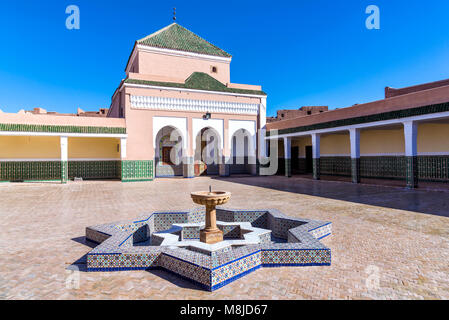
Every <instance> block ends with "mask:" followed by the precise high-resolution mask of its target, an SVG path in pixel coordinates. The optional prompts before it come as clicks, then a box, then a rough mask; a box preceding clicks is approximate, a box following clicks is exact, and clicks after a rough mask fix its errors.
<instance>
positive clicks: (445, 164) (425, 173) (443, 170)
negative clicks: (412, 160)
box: [418, 156, 449, 182]
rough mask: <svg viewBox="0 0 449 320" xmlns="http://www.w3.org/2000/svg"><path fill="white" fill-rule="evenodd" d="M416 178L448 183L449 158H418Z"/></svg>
mask: <svg viewBox="0 0 449 320" xmlns="http://www.w3.org/2000/svg"><path fill="white" fill-rule="evenodd" d="M418 178H419V180H428V181H444V182H448V181H449V156H418Z"/></svg>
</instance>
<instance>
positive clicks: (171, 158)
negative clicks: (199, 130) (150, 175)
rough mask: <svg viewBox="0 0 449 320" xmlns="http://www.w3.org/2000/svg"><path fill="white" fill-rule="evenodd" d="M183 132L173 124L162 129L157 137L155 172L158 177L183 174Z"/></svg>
mask: <svg viewBox="0 0 449 320" xmlns="http://www.w3.org/2000/svg"><path fill="white" fill-rule="evenodd" d="M182 141H183V137H182V135H181V132H180V131H179V130H178V129H177V128H175V127H172V126H165V127H163V128H162V129H160V130H159V131H158V133H157V135H156V138H155V145H154V146H155V147H154V154H155V161H154V162H155V173H156V178H157V177H173V176H182V156H183V149H182Z"/></svg>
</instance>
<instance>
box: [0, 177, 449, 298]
mask: <svg viewBox="0 0 449 320" xmlns="http://www.w3.org/2000/svg"><path fill="white" fill-rule="evenodd" d="M210 184H211V185H212V186H213V188H214V189H223V190H229V191H231V192H232V193H233V196H232V198H231V201H230V202H229V204H228V205H226V206H227V207H231V208H277V209H279V210H281V211H283V212H284V213H286V214H289V215H292V216H298V217H304V218H310V219H318V220H329V221H332V222H333V235H332V236H331V237H329V238H327V239H324V240H323V242H324V244H325V245H327V246H329V247H330V248H331V249H332V266H330V267H305V268H304V267H302V268H301V267H299V268H291V267H290V268H265V269H260V270H258V271H256V272H253V273H251V274H249V275H247V276H246V277H244V278H242V279H239V280H237V281H235V282H233V283H231V284H229V285H227V286H226V287H224V288H222V289H219V290H217V291H215V292H213V293H210V292H205V291H202V290H200V289H198V287H196V286H195V285H194V284H192V283H190V282H188V281H185V280H180V279H179V278H178V277H176V276H174V275H171V274H169V273H167V272H165V271H159V270H156V271H128V272H126V271H125V272H110V273H87V272H83V269H84V268H85V265H84V264H83V263H84V258H83V257H84V255H85V254H86V253H87V252H89V250H90V247H89V246H88V245H87V244H86V243H85V241H84V232H85V227H86V226H89V225H95V224H102V223H107V222H112V221H115V220H123V219H125V220H126V219H133V218H135V217H137V216H138V215H139V214H141V213H143V212H150V211H153V210H171V209H184V208H186V207H190V206H193V204H192V202H191V199H190V196H189V192H190V191H194V190H201V189H207V188H208V186H209V185H210ZM448 199H449V193H448V192H438V191H426V190H418V191H408V190H405V189H403V188H395V187H385V186H384V187H379V186H363V185H358V186H356V185H352V184H350V183H346V182H329V181H310V180H307V179H300V178H291V179H287V178H284V177H231V178H226V179H217V178H209V177H201V178H196V179H158V180H156V181H154V182H136V183H121V182H119V181H84V182H70V183H68V184H67V185H60V184H57V183H24V184H13V183H3V184H0V225H1V230H2V232H1V233H0V299H449V218H448V217H445V216H447V215H449V214H448V212H449V207H448V205H447V204H448ZM410 210H413V211H410ZM74 268H79V269H80V270H81V272H79V288H73V287H72V288H71V287H70V286H67V285H66V282H67V279H70V277H75V278H76V274H75V275H74V274H73V272H72V271H70V269H74ZM69 284H70V283H69Z"/></svg>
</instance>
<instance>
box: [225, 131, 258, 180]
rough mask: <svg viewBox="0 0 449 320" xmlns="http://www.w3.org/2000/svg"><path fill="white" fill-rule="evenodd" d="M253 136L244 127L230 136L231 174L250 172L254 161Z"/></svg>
mask: <svg viewBox="0 0 449 320" xmlns="http://www.w3.org/2000/svg"><path fill="white" fill-rule="evenodd" d="M253 140H254V139H253V136H252V135H251V133H250V132H249V131H248V130H246V129H239V130H237V131H236V132H234V134H233V135H232V138H231V167H230V172H231V174H251V173H252V172H253V169H252V166H253V165H255V163H253V162H254V161H255V148H254V143H253Z"/></svg>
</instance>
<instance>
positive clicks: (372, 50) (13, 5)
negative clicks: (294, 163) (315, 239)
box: [0, 0, 449, 115]
mask: <svg viewBox="0 0 449 320" xmlns="http://www.w3.org/2000/svg"><path fill="white" fill-rule="evenodd" d="M70 4H76V5H78V6H79V8H80V11H81V29H80V30H67V29H66V28H65V20H66V17H67V15H66V14H65V8H66V6H68V5H70ZM370 4H375V5H378V6H379V7H380V11H381V30H367V29H366V28H365V19H366V17H367V15H366V14H365V8H366V7H367V6H368V5H370ZM173 7H176V8H177V16H178V20H177V22H178V23H179V24H181V25H183V26H185V27H186V28H188V29H190V30H192V31H193V32H195V33H197V34H199V35H200V36H202V37H203V38H205V39H207V40H209V41H210V42H212V43H214V44H215V45H217V46H219V47H220V48H223V49H224V50H226V51H228V52H229V53H231V54H232V55H233V61H232V65H231V81H232V82H236V83H249V84H261V85H262V86H263V89H264V90H265V91H266V92H267V93H268V115H272V114H274V113H275V110H276V109H279V108H284V107H286V108H293V107H300V106H303V105H329V106H330V107H331V108H338V107H346V106H350V105H353V104H355V103H363V102H368V101H372V100H377V99H381V98H382V97H383V93H384V87H385V86H391V87H401V86H408V85H413V84H418V83H423V82H429V81H435V80H441V79H445V78H449V36H448V34H449V1H447V0H426V1H418V0H408V1H399V0H370V1H365V0H345V1H331V0H296V1H292V2H285V1H242V0H240V1H234V0H231V1H225V2H223V1H218V2H217V1H174V0H170V1H151V0H146V1H143V0H139V1H138V0H127V1H102V0H101V1H100V0H70V1H62V0H58V1H20V0H18V1H2V2H1V4H0V35H1V44H2V45H1V50H0V81H1V86H0V109H2V110H3V111H5V112H17V111H18V110H20V109H22V108H24V109H31V108H33V107H37V106H39V107H43V108H46V109H47V110H49V111H59V112H75V111H76V108H77V107H80V108H82V109H85V110H95V109H98V108H99V107H108V106H109V103H110V98H111V95H112V94H113V92H114V90H115V88H116V87H117V85H118V84H119V82H120V80H121V79H122V78H123V77H124V75H125V74H124V68H125V64H126V62H127V59H128V56H129V54H130V52H131V49H132V47H133V43H134V41H135V40H136V39H139V38H142V37H143V36H145V35H148V34H150V33H152V32H154V31H156V30H158V29H160V28H162V27H164V26H166V25H168V24H170V23H171V22H172V20H171V18H172V8H173Z"/></svg>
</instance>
